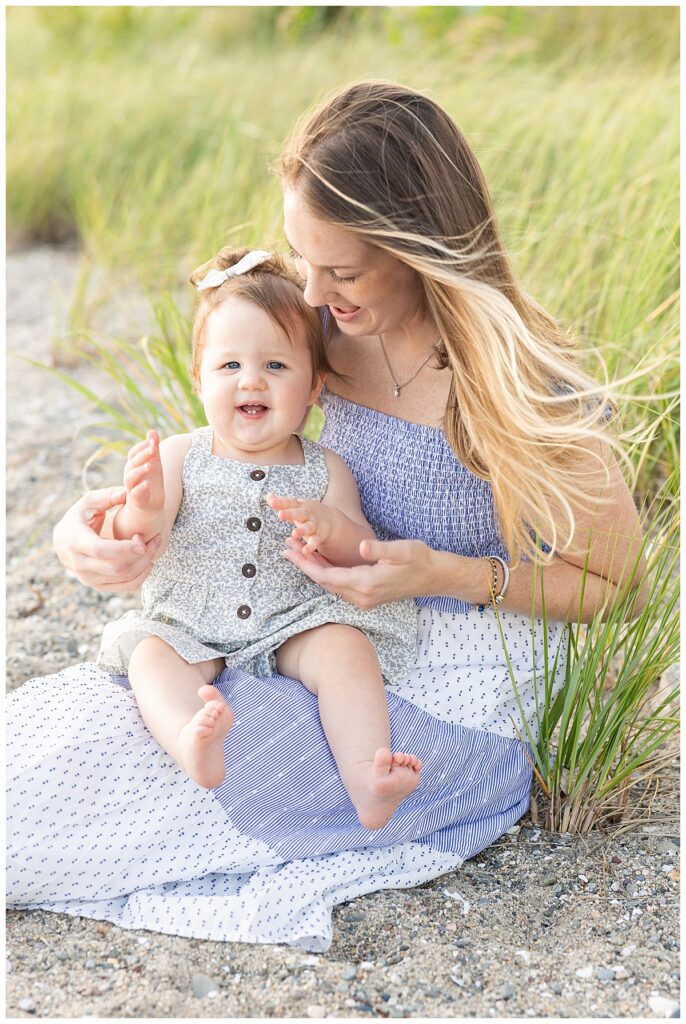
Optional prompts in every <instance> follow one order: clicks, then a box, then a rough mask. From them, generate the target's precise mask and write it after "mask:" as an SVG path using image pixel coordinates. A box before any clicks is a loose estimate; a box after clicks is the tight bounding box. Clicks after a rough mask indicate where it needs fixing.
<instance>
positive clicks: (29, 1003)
mask: <svg viewBox="0 0 686 1024" xmlns="http://www.w3.org/2000/svg"><path fill="white" fill-rule="evenodd" d="M17 1006H18V1007H19V1009H20V1010H23V1011H24V1013H35V1012H36V1004H35V1003H34V1001H33V999H20V1000H19V1002H18V1003H17Z"/></svg>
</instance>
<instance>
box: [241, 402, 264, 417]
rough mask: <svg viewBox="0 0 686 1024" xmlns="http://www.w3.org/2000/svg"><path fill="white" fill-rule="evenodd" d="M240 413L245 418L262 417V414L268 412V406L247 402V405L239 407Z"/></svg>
mask: <svg viewBox="0 0 686 1024" xmlns="http://www.w3.org/2000/svg"><path fill="white" fill-rule="evenodd" d="M238 410H239V412H242V413H243V415H244V416H261V415H262V413H265V412H267V411H268V407H267V406H266V405H260V404H259V403H257V402H246V404H245V405H239V406H238Z"/></svg>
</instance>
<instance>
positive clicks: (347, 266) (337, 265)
mask: <svg viewBox="0 0 686 1024" xmlns="http://www.w3.org/2000/svg"><path fill="white" fill-rule="evenodd" d="M283 237H284V238H285V239H286V244H287V245H288V246H289V248H290V249H292V251H293V252H297V251H298V250H297V249H296V248H295V246H294V245H291V243H290V242H289V241H288V237H287V236H286V235H285V234H284V236H283ZM354 267H359V262H358V263H334V264H333V265H332V266H330V267H322V270H335V269H338V270H352V269H353V268H354Z"/></svg>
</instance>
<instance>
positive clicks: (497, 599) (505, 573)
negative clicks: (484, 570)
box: [477, 555, 510, 612]
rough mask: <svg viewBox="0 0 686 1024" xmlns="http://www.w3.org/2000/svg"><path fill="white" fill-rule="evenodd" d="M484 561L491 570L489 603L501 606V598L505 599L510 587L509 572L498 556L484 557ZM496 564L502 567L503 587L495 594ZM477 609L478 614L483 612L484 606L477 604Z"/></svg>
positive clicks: (496, 584)
mask: <svg viewBox="0 0 686 1024" xmlns="http://www.w3.org/2000/svg"><path fill="white" fill-rule="evenodd" d="M486 560H487V561H488V562H490V563H491V569H492V571H493V582H492V584H491V601H492V602H493V603H494V604H501V603H502V601H503V598H504V597H505V594H506V593H507V588H508V587H509V585H510V570H509V568H508V566H507V563H506V562H505V561H504V559H502V558H501V557H500V556H499V555H486ZM498 564H500V565H501V566H502V570H503V585H502V587H501V588H500V590H499V592H498V593H497V594H496V588H497V586H498ZM477 608H478V610H479V611H480V612H483V611H485V610H486V605H485V604H479V605H477Z"/></svg>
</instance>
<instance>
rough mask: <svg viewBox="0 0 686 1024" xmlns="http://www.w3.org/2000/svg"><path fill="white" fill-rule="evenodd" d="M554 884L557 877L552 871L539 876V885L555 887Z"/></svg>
mask: <svg viewBox="0 0 686 1024" xmlns="http://www.w3.org/2000/svg"><path fill="white" fill-rule="evenodd" d="M556 882H557V875H554V874H553V873H552V871H548V872H546V874H544V875H541V885H555V883H556Z"/></svg>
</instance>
